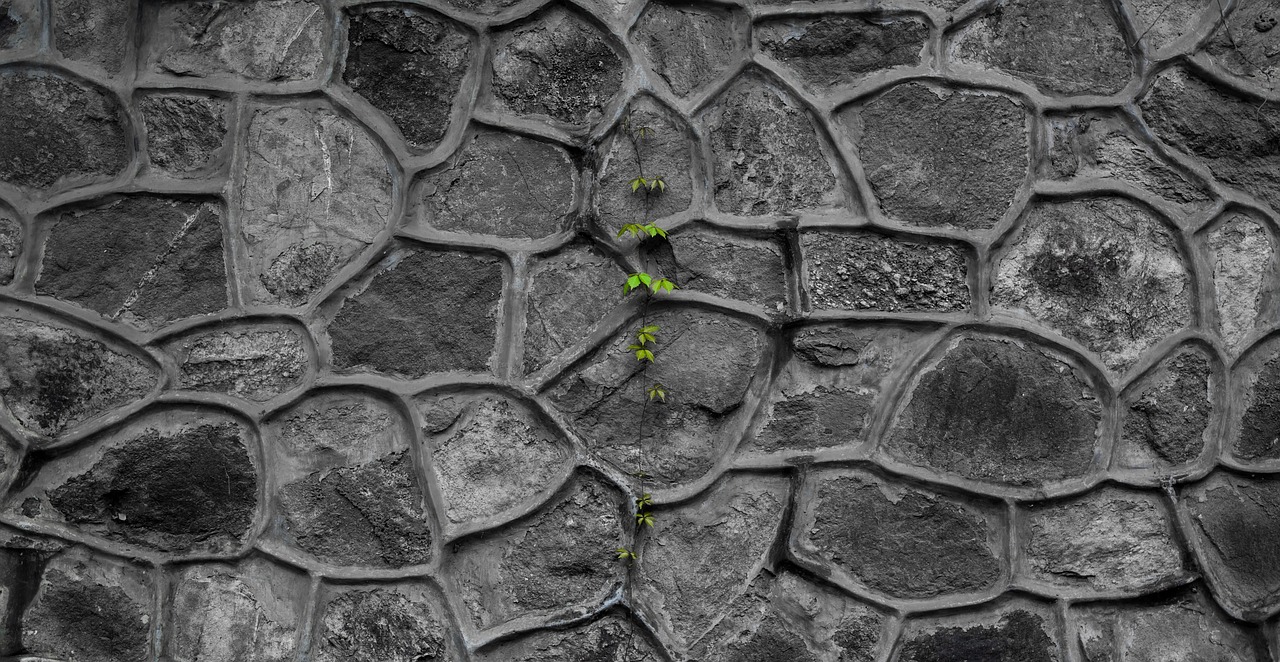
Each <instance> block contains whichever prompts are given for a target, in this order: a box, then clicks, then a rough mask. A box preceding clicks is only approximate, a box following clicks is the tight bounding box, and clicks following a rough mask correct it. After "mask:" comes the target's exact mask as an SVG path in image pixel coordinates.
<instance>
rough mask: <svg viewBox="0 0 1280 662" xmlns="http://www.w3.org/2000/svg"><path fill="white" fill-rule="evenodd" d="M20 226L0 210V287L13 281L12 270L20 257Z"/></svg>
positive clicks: (15, 220)
mask: <svg viewBox="0 0 1280 662" xmlns="http://www.w3.org/2000/svg"><path fill="white" fill-rule="evenodd" d="M22 235H23V232H22V225H21V224H20V223H19V222H18V220H17V219H16V218H15V217H14V216H13V215H12V214H10V213H9V212H7V211H4V210H3V209H0V285H8V284H9V283H10V282H11V281H12V280H13V269H14V267H16V266H17V265H18V260H19V259H20V256H21V255H22Z"/></svg>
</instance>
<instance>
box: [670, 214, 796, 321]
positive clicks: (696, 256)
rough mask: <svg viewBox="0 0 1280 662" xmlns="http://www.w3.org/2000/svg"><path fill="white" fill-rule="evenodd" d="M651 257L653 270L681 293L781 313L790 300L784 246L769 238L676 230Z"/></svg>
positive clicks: (708, 231) (706, 231)
mask: <svg viewBox="0 0 1280 662" xmlns="http://www.w3.org/2000/svg"><path fill="white" fill-rule="evenodd" d="M663 249H669V252H668V250H663ZM656 258H657V259H656V261H657V263H658V265H659V267H660V268H659V269H658V271H659V272H660V273H663V274H666V275H667V277H668V278H671V279H673V280H674V281H675V282H677V283H680V287H681V288H683V289H684V290H685V291H692V292H705V293H707V294H712V295H715V296H718V297H721V298H724V299H735V300H738V301H746V302H748V303H753V304H755V305H757V306H761V307H762V308H764V309H765V310H769V311H781V310H783V308H784V307H785V306H786V303H787V301H788V299H789V298H790V297H789V296H788V294H787V265H786V247H785V246H783V245H782V244H781V243H780V242H779V241H777V240H776V239H775V238H772V237H771V238H767V239H765V238H752V237H748V236H742V235H736V234H729V233H727V232H715V231H710V230H691V231H681V232H680V234H678V235H675V236H674V238H673V240H672V241H671V242H669V243H668V244H666V245H665V246H663V247H662V248H660V249H658V251H657V255H656Z"/></svg>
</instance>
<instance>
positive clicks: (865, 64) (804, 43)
mask: <svg viewBox="0 0 1280 662" xmlns="http://www.w3.org/2000/svg"><path fill="white" fill-rule="evenodd" d="M753 33H754V37H755V40H756V43H757V44H759V46H758V48H759V49H760V50H761V52H763V53H764V54H765V55H768V56H769V57H771V58H773V59H775V60H777V61H779V62H781V63H782V64H783V65H784V66H785V67H786V68H787V69H789V70H790V71H792V72H794V73H795V74H796V75H797V76H798V77H799V78H800V80H802V81H804V83H805V84H806V85H807V86H808V87H809V88H810V89H811V90H813V91H815V92H817V93H819V94H822V93H825V92H827V91H829V90H831V89H832V88H838V87H841V86H845V85H852V84H854V83H857V82H859V81H861V80H862V79H864V78H865V77H867V76H868V75H870V74H872V73H875V72H877V71H881V70H885V69H892V68H895V67H904V66H914V65H916V64H919V62H920V59H921V56H922V55H923V53H924V48H925V42H926V40H927V39H928V38H929V27H928V26H927V25H925V23H924V22H923V21H921V20H920V19H918V18H915V17H892V18H888V19H886V17H884V16H881V15H874V14H873V15H860V14H828V15H819V16H787V17H779V18H772V19H768V20H764V21H759V22H757V23H756V24H755V26H753Z"/></svg>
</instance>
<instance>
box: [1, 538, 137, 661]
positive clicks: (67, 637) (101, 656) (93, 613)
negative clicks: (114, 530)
mask: <svg viewBox="0 0 1280 662" xmlns="http://www.w3.org/2000/svg"><path fill="white" fill-rule="evenodd" d="M153 591H154V588H153V587H152V584H151V580H150V579H149V578H148V577H147V576H146V575H144V574H143V573H142V572H140V571H138V570H135V569H134V568H131V567H128V566H121V565H117V564H115V563H113V562H111V561H107V560H105V559H99V558H94V557H90V556H89V555H88V554H87V553H84V552H82V551H79V550H77V551H74V552H70V553H68V554H65V555H63V556H60V557H58V558H57V559H55V560H54V561H53V562H52V563H50V564H49V566H48V567H47V568H46V569H45V571H44V575H43V577H41V579H40V585H39V589H38V590H37V591H36V594H35V597H34V599H33V600H32V602H31V604H29V605H27V607H26V610H25V612H24V613H23V614H22V617H21V619H20V620H19V621H18V622H16V623H15V626H17V627H20V629H21V637H22V645H23V647H24V649H25V650H26V651H27V652H31V653H36V654H39V655H40V659H45V658H46V657H48V658H58V659H63V660H69V661H74V662H120V661H121V660H144V659H146V658H147V657H148V656H149V651H150V645H149V644H150V639H151V619H152V615H153V614H152V601H153V599H154V598H153V597H152V592H153Z"/></svg>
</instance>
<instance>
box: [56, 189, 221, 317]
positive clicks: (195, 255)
mask: <svg viewBox="0 0 1280 662" xmlns="http://www.w3.org/2000/svg"><path fill="white" fill-rule="evenodd" d="M222 214H223V211H222V207H221V205H219V204H217V203H215V202H212V201H204V200H200V199H195V198H172V197H165V196H159V195H151V194H135V195H129V196H126V197H119V198H108V199H106V200H104V201H102V202H99V203H95V204H94V206H92V207H88V208H79V207H73V208H66V209H63V210H61V211H58V212H54V213H53V214H52V215H51V216H50V218H49V222H50V223H51V225H52V227H51V229H50V230H49V238H48V239H47V241H46V243H45V251H44V261H43V268H42V269H41V270H40V277H39V280H37V281H36V293H38V294H44V295H47V296H51V297H56V298H58V299H61V300H63V301H67V302H70V303H76V304H79V305H81V306H84V307H86V308H90V309H92V310H95V311H97V312H98V313H100V314H101V315H102V316H103V317H106V318H107V319H110V320H120V321H124V322H128V323H130V324H132V325H134V326H137V327H140V328H142V329H153V328H156V327H159V326H163V325H165V324H168V323H169V322H174V321H177V320H180V319H183V318H186V317H192V316H195V315H203V314H208V313H213V312H217V311H219V310H222V309H223V308H225V307H226V306H227V301H228V299H227V296H228V293H227V289H228V286H227V267H226V263H225V258H224V251H223V241H222Z"/></svg>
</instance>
